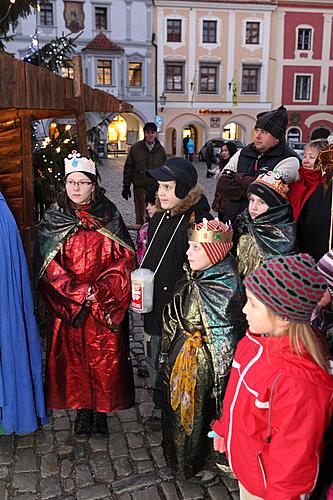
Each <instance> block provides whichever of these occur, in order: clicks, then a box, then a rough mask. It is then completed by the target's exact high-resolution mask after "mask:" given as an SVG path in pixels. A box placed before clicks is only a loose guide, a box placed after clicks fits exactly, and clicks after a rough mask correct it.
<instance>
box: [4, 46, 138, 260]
mask: <svg viewBox="0 0 333 500" xmlns="http://www.w3.org/2000/svg"><path fill="white" fill-rule="evenodd" d="M73 67H74V79H69V78H62V77H61V76H58V75H56V74H54V73H52V72H51V71H49V70H48V69H45V68H41V67H38V66H33V65H32V64H28V63H24V62H22V61H19V60H18V59H15V58H13V57H12V56H10V55H9V54H7V53H5V52H0V190H1V191H2V193H3V195H4V196H5V198H6V199H7V202H8V204H9V206H10V208H11V210H12V212H13V214H14V216H15V218H16V221H17V224H18V226H19V229H20V231H21V235H22V239H23V242H24V245H25V248H26V251H27V254H28V255H29V254H30V249H31V242H32V238H33V228H34V179H33V167H32V142H31V122H32V121H33V120H43V119H46V118H59V117H66V116H71V117H74V118H75V120H76V126H77V135H78V146H79V150H80V152H81V153H82V154H83V155H85V154H86V153H87V134H86V122H85V112H88V111H91V112H94V111H95V112H101V113H113V112H118V113H121V112H130V111H131V110H132V106H131V105H130V104H128V103H127V102H124V101H120V100H118V99H116V98H115V97H114V96H112V95H110V94H108V93H107V92H103V91H101V90H97V89H92V88H91V87H89V86H88V85H85V84H84V83H83V79H82V65H81V58H80V56H75V57H74V58H73Z"/></svg>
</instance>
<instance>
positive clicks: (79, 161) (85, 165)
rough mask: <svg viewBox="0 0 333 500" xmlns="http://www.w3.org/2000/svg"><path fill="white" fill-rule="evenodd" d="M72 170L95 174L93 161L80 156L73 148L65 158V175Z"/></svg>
mask: <svg viewBox="0 0 333 500" xmlns="http://www.w3.org/2000/svg"><path fill="white" fill-rule="evenodd" d="M73 172H84V173H88V174H92V175H94V176H96V167H95V163H94V162H93V161H92V160H89V159H88V158H85V157H84V156H81V155H80V153H78V152H77V151H75V149H74V150H73V151H72V153H71V154H69V155H68V158H65V175H66V176H67V175H69V174H72V173H73Z"/></svg>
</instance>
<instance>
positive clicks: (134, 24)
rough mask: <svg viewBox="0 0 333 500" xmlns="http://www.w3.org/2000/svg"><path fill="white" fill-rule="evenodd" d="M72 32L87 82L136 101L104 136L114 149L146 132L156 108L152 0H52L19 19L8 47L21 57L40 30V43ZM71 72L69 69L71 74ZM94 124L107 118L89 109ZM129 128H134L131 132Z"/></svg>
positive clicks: (117, 95)
mask: <svg viewBox="0 0 333 500" xmlns="http://www.w3.org/2000/svg"><path fill="white" fill-rule="evenodd" d="M68 33H73V35H72V36H73V37H75V36H76V35H78V34H80V36H79V37H78V38H77V40H76V42H75V43H76V45H77V48H76V53H77V54H80V55H82V64H83V78H84V82H85V83H87V84H88V85H90V86H92V87H96V88H99V89H101V90H104V91H106V92H110V93H112V94H113V95H114V96H115V97H117V98H118V99H123V100H125V101H128V102H130V103H131V104H132V105H133V113H130V114H127V115H125V114H124V115H123V116H118V117H116V119H115V121H114V122H113V123H110V125H109V127H108V129H106V127H104V128H103V127H102V130H103V135H104V139H105V140H106V139H107V140H108V143H109V144H110V146H112V148H114V149H116V148H117V149H125V150H126V149H127V145H126V143H127V142H135V140H138V139H140V138H142V126H143V124H144V122H146V121H152V120H153V118H154V114H155V108H154V102H155V101H154V97H153V95H152V84H151V57H152V56H151V53H152V0H112V1H111V0H85V1H84V0H82V1H80V0H76V1H75V2H73V1H67V0H49V2H48V4H46V5H40V11H39V12H38V11H35V12H32V13H31V15H30V16H28V18H26V19H20V21H19V25H18V26H17V28H16V30H15V32H14V39H13V41H12V42H9V43H7V44H6V51H7V52H10V53H13V54H14V55H15V56H16V57H18V58H20V59H22V58H23V57H24V56H25V55H26V54H27V53H28V51H29V47H30V46H31V42H32V37H33V36H34V35H35V34H36V35H37V38H38V43H39V46H43V45H44V44H45V43H48V42H49V41H50V40H52V39H54V38H56V37H60V36H62V35H66V34H68ZM67 76H69V75H67ZM86 118H87V121H88V124H89V125H90V126H96V125H97V124H99V123H100V122H101V120H102V119H103V118H108V119H111V120H112V119H113V118H114V117H113V116H112V115H105V116H101V115H99V114H97V113H88V114H87V117H86ZM128 132H131V134H128Z"/></svg>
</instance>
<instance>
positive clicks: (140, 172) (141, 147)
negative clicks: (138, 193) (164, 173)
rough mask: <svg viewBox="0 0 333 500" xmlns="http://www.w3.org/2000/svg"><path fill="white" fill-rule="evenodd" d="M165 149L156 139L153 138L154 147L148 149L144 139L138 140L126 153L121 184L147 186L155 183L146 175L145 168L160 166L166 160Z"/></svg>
mask: <svg viewBox="0 0 333 500" xmlns="http://www.w3.org/2000/svg"><path fill="white" fill-rule="evenodd" d="M166 159H167V158H166V153H165V149H164V147H163V146H162V144H161V143H160V141H159V140H158V139H155V144H154V147H153V149H152V150H151V151H149V149H148V147H147V145H146V141H145V140H143V141H139V142H136V143H135V144H133V146H132V147H131V149H130V152H129V153H128V156H127V159H126V162H125V166H124V176H123V185H124V187H130V185H131V184H133V185H134V186H136V187H143V188H146V189H147V188H149V187H150V186H152V185H155V184H156V181H154V179H153V178H152V177H148V176H147V175H146V170H150V169H153V168H157V167H161V166H162V165H164V163H165V162H166Z"/></svg>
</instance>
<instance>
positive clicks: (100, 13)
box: [95, 6, 108, 30]
mask: <svg viewBox="0 0 333 500" xmlns="http://www.w3.org/2000/svg"><path fill="white" fill-rule="evenodd" d="M95 28H96V30H107V29H108V9H107V7H100V6H98V7H95Z"/></svg>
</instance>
